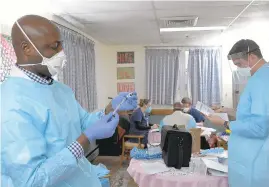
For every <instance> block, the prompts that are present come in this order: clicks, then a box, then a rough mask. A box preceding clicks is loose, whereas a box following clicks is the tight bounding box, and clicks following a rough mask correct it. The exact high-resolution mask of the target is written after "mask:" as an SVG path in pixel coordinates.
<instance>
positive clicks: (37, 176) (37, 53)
mask: <svg viewBox="0 0 269 187" xmlns="http://www.w3.org/2000/svg"><path fill="white" fill-rule="evenodd" d="M12 42H13V47H14V50H15V53H16V56H17V63H16V66H14V67H13V69H12V70H11V75H10V76H9V77H8V78H7V80H6V81H5V82H4V83H2V84H1V87H0V88H1V176H2V177H1V178H2V180H1V184H2V186H5V187H10V186H11V185H13V186H14V187H101V183H100V181H99V179H98V177H97V174H96V173H95V171H94V170H93V168H92V166H91V164H90V162H88V161H87V159H86V158H85V157H84V150H86V149H87V148H88V146H89V145H90V142H91V141H95V140H96V139H103V138H108V137H111V136H112V135H113V133H114V132H115V129H116V127H117V125H118V122H119V116H118V114H115V115H112V113H110V114H108V115H104V114H102V113H101V112H99V113H91V114H89V113H87V112H86V111H85V110H84V109H82V107H81V106H80V105H79V103H78V102H77V101H76V99H75V96H74V94H73V92H72V90H71V89H70V88H69V87H68V86H66V85H64V84H62V83H60V82H57V81H55V80H53V78H52V77H53V76H55V75H57V74H58V73H59V72H60V71H61V70H62V68H63V67H64V63H65V62H66V57H65V54H64V52H63V49H62V42H61V39H60V33H59V31H58V29H57V27H56V26H55V25H54V24H53V23H51V22H50V21H49V20H47V19H45V18H42V17H39V16H33V15H30V16H24V17H22V18H21V19H19V20H18V21H17V22H16V23H15V24H14V26H13V28H12ZM69 63H72V62H69ZM127 94H128V93H121V94H120V95H119V96H117V97H115V98H114V99H113V100H112V107H113V108H114V109H115V108H116V106H117V105H118V104H119V103H120V102H121V101H122V100H123V99H124V98H126V96H127ZM136 107H137V96H136V94H135V93H134V94H133V95H132V96H131V97H128V99H127V100H126V102H125V103H124V104H122V105H121V107H120V110H133V109H135V108H136Z"/></svg>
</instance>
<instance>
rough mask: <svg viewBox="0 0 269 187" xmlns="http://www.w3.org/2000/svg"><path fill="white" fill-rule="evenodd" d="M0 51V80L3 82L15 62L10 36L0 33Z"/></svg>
mask: <svg viewBox="0 0 269 187" xmlns="http://www.w3.org/2000/svg"><path fill="white" fill-rule="evenodd" d="M0 51H1V58H0V82H3V81H4V80H5V78H6V76H7V75H9V73H10V70H11V67H12V66H13V65H14V64H15V62H16V55H15V52H14V49H13V47H12V42H11V37H10V36H7V35H4V34H0Z"/></svg>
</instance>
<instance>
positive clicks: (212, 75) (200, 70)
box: [188, 48, 221, 106]
mask: <svg viewBox="0 0 269 187" xmlns="http://www.w3.org/2000/svg"><path fill="white" fill-rule="evenodd" d="M188 75H189V80H190V87H191V96H192V101H193V104H196V102H197V101H201V102H203V103H204V104H206V105H208V106H213V105H220V102H221V50H220V48H211V49H210V48H206V49H190V50H189V60H188Z"/></svg>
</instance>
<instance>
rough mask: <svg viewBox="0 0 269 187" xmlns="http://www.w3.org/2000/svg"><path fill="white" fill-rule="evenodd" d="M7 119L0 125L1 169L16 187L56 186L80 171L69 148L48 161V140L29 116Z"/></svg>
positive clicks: (14, 115)
mask: <svg viewBox="0 0 269 187" xmlns="http://www.w3.org/2000/svg"><path fill="white" fill-rule="evenodd" d="M5 115H6V116H5V119H4V120H2V121H1V127H2V132H1V140H2V143H1V155H2V158H1V161H2V163H1V167H4V168H5V172H6V173H5V175H7V176H9V177H10V178H11V179H12V182H13V185H14V186H43V187H46V186H54V185H55V184H56V183H58V182H59V181H62V180H64V179H66V178H68V177H70V176H71V175H72V173H73V172H74V171H75V170H76V169H77V160H76V158H75V157H74V156H73V154H72V153H71V152H70V151H69V150H68V149H67V148H64V149H62V150H61V151H60V152H58V153H57V154H56V155H54V156H52V157H47V155H46V153H47V145H46V140H45V139H44V136H43V134H42V133H41V131H40V130H38V129H37V128H36V127H35V126H34V125H33V124H32V119H31V117H30V115H29V114H28V113H26V112H23V111H22V110H12V111H9V112H7V113H6V114H5Z"/></svg>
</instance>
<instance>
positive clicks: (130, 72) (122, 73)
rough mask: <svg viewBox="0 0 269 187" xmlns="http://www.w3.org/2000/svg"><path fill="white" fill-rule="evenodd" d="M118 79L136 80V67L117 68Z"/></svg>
mask: <svg viewBox="0 0 269 187" xmlns="http://www.w3.org/2000/svg"><path fill="white" fill-rule="evenodd" d="M117 79H118V80H122V79H135V71H134V67H118V68H117Z"/></svg>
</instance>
